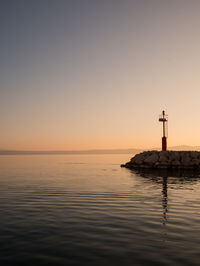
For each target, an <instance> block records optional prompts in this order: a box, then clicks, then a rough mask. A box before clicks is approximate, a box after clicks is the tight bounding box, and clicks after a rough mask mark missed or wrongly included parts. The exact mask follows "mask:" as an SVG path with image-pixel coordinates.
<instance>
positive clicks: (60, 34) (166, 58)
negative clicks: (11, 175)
mask: <svg viewBox="0 0 200 266" xmlns="http://www.w3.org/2000/svg"><path fill="white" fill-rule="evenodd" d="M0 11H1V15H0V32H1V42H0V58H1V60H0V65H1V71H0V123H1V130H0V149H18V150H20V149H21V150H82V149H112V148H113V149H114V148H153V147H159V146H160V145H161V135H162V126H161V124H160V123H159V122H158V116H159V114H160V113H161V112H162V110H163V109H164V110H166V112H167V113H168V115H169V138H168V144H169V146H174V145H182V144H186V145H200V1H198V0H186V1H184V0H167V1H161V0H17V1H16V0H13V1H12V0H1V2H0Z"/></svg>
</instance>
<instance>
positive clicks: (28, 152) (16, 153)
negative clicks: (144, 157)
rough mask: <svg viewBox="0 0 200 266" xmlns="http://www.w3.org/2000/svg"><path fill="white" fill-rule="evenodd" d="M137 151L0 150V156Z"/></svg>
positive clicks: (126, 152) (137, 150) (131, 150)
mask: <svg viewBox="0 0 200 266" xmlns="http://www.w3.org/2000/svg"><path fill="white" fill-rule="evenodd" d="M141 151H142V150H139V149H121V150H80V151H15V150H0V155H62V154H70V155H73V154H74V155H75V154H135V153H138V152H141Z"/></svg>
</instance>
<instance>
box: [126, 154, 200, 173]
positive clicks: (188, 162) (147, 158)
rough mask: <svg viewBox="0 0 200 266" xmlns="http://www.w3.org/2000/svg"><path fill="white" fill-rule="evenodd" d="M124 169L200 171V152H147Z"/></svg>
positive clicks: (131, 161)
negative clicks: (192, 169)
mask: <svg viewBox="0 0 200 266" xmlns="http://www.w3.org/2000/svg"><path fill="white" fill-rule="evenodd" d="M121 166H122V167H126V168H130V169H134V168H173V169H174V168H178V169H180V168H183V169H187V168H188V169H191V168H194V169H197V168H199V169H200V152H197V151H145V152H142V153H139V154H136V155H135V156H134V157H133V158H131V160H130V162H128V163H126V164H125V165H121Z"/></svg>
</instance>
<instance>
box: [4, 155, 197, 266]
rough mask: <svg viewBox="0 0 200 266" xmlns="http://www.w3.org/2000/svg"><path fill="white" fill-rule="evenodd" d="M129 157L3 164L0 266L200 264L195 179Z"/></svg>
mask: <svg viewBox="0 0 200 266" xmlns="http://www.w3.org/2000/svg"><path fill="white" fill-rule="evenodd" d="M129 157H130V156H129V155H95V156H94V155H90V156H88V155H73V156H70V155H60V156H58V155H57V156H46V155H42V156H39V155H37V156H2V157H0V202H1V204H0V216H1V219H0V235H1V238H0V250H1V257H0V263H1V265H37V264H39V265H199V261H200V238H199V235H200V196H199V195H200V179H199V174H198V173H195V172H193V173H191V172H188V173H187V172H178V173H177V172H166V171H153V172H152V171H150V172H149V171H148V170H143V171H130V170H128V169H125V168H120V164H121V163H122V162H124V161H128V159H129Z"/></svg>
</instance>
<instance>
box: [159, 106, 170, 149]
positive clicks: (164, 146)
mask: <svg viewBox="0 0 200 266" xmlns="http://www.w3.org/2000/svg"><path fill="white" fill-rule="evenodd" d="M159 122H162V123H163V137H162V150H163V151H166V150H167V134H168V132H167V122H168V116H167V115H166V114H165V111H162V115H160V116H159Z"/></svg>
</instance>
